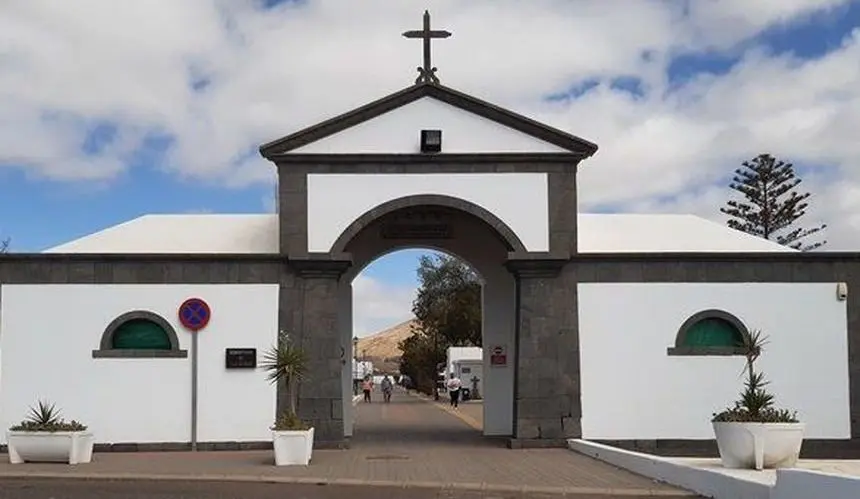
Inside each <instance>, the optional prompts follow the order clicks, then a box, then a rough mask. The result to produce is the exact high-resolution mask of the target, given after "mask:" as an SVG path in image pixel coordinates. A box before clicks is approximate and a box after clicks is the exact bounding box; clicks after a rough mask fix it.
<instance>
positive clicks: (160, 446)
mask: <svg viewBox="0 0 860 499" xmlns="http://www.w3.org/2000/svg"><path fill="white" fill-rule="evenodd" d="M270 449H272V441H271V440H268V441H260V442H198V443H197V450H198V451H204V452H210V451H222V450H226V451H242V450H270ZM187 451H191V442H146V443H135V442H120V443H114V444H104V443H101V444H100V443H97V444H95V445H93V452H187ZM8 452H9V450H8V447H7V446H6V445H0V453H2V454H6V453H8Z"/></svg>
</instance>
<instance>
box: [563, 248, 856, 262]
mask: <svg viewBox="0 0 860 499" xmlns="http://www.w3.org/2000/svg"><path fill="white" fill-rule="evenodd" d="M574 260H575V261H577V262H582V263H603V262H607V263H609V262H683V263H692V262H743V263H749V262H756V263H761V262H798V263H809V262H845V263H860V252H842V251H819V252H816V251H808V252H801V251H777V252H764V251H761V252H754V253H746V252H743V253H729V252H714V253H696V252H674V253H633V252H631V253H577V254H576V257H575V258H574Z"/></svg>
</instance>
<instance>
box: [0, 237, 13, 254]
mask: <svg viewBox="0 0 860 499" xmlns="http://www.w3.org/2000/svg"><path fill="white" fill-rule="evenodd" d="M10 242H11V240H10V239H8V238H7V239H0V253H6V252H7V251H9V243H10Z"/></svg>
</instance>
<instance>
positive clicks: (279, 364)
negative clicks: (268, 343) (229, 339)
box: [261, 331, 314, 466]
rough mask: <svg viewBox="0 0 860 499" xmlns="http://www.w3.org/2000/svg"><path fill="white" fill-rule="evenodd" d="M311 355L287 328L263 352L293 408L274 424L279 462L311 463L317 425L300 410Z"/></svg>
mask: <svg viewBox="0 0 860 499" xmlns="http://www.w3.org/2000/svg"><path fill="white" fill-rule="evenodd" d="M307 364H308V358H307V355H306V354H305V352H304V351H303V350H302V349H301V348H300V347H299V346H297V345H294V344H293V343H292V341H291V339H290V337H289V335H288V334H286V333H285V332H284V331H281V332H280V333H279V334H278V344H277V345H275V346H273V347H272V348H271V349H269V351H267V352H265V353H264V355H263V362H262V364H261V367H262V368H263V369H264V370H265V371H267V375H266V377H267V379H268V380H269V381H270V382H271V383H274V384H277V383H281V382H283V383H285V384H286V388H287V398H288V402H289V408H288V409H287V411H286V412H283V413H281V414H278V416H277V417H276V418H275V424H274V425H273V426H272V443H273V445H274V450H275V465H276V466H285V465H307V464H308V463H309V462H310V460H311V454H312V452H313V445H314V429H313V427H312V426H310V425H308V424H307V423H306V422H305V421H302V420H301V419H299V417H298V415H297V414H296V399H297V397H298V384H299V381H301V380H302V379H303V378H304V377H305V375H306V373H307Z"/></svg>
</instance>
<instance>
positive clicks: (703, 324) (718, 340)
mask: <svg viewBox="0 0 860 499" xmlns="http://www.w3.org/2000/svg"><path fill="white" fill-rule="evenodd" d="M682 346H685V347H742V346H744V336H743V333H742V332H741V331H740V330H739V329H738V328H737V327H736V326H735V325H734V324H732V323H731V322H729V321H727V320H725V319H721V318H719V317H708V318H707V319H702V320H700V321H698V322H696V323H695V324H693V325H692V326H690V328H689V329H687V334H686V335H684V343H683V345H682Z"/></svg>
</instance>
